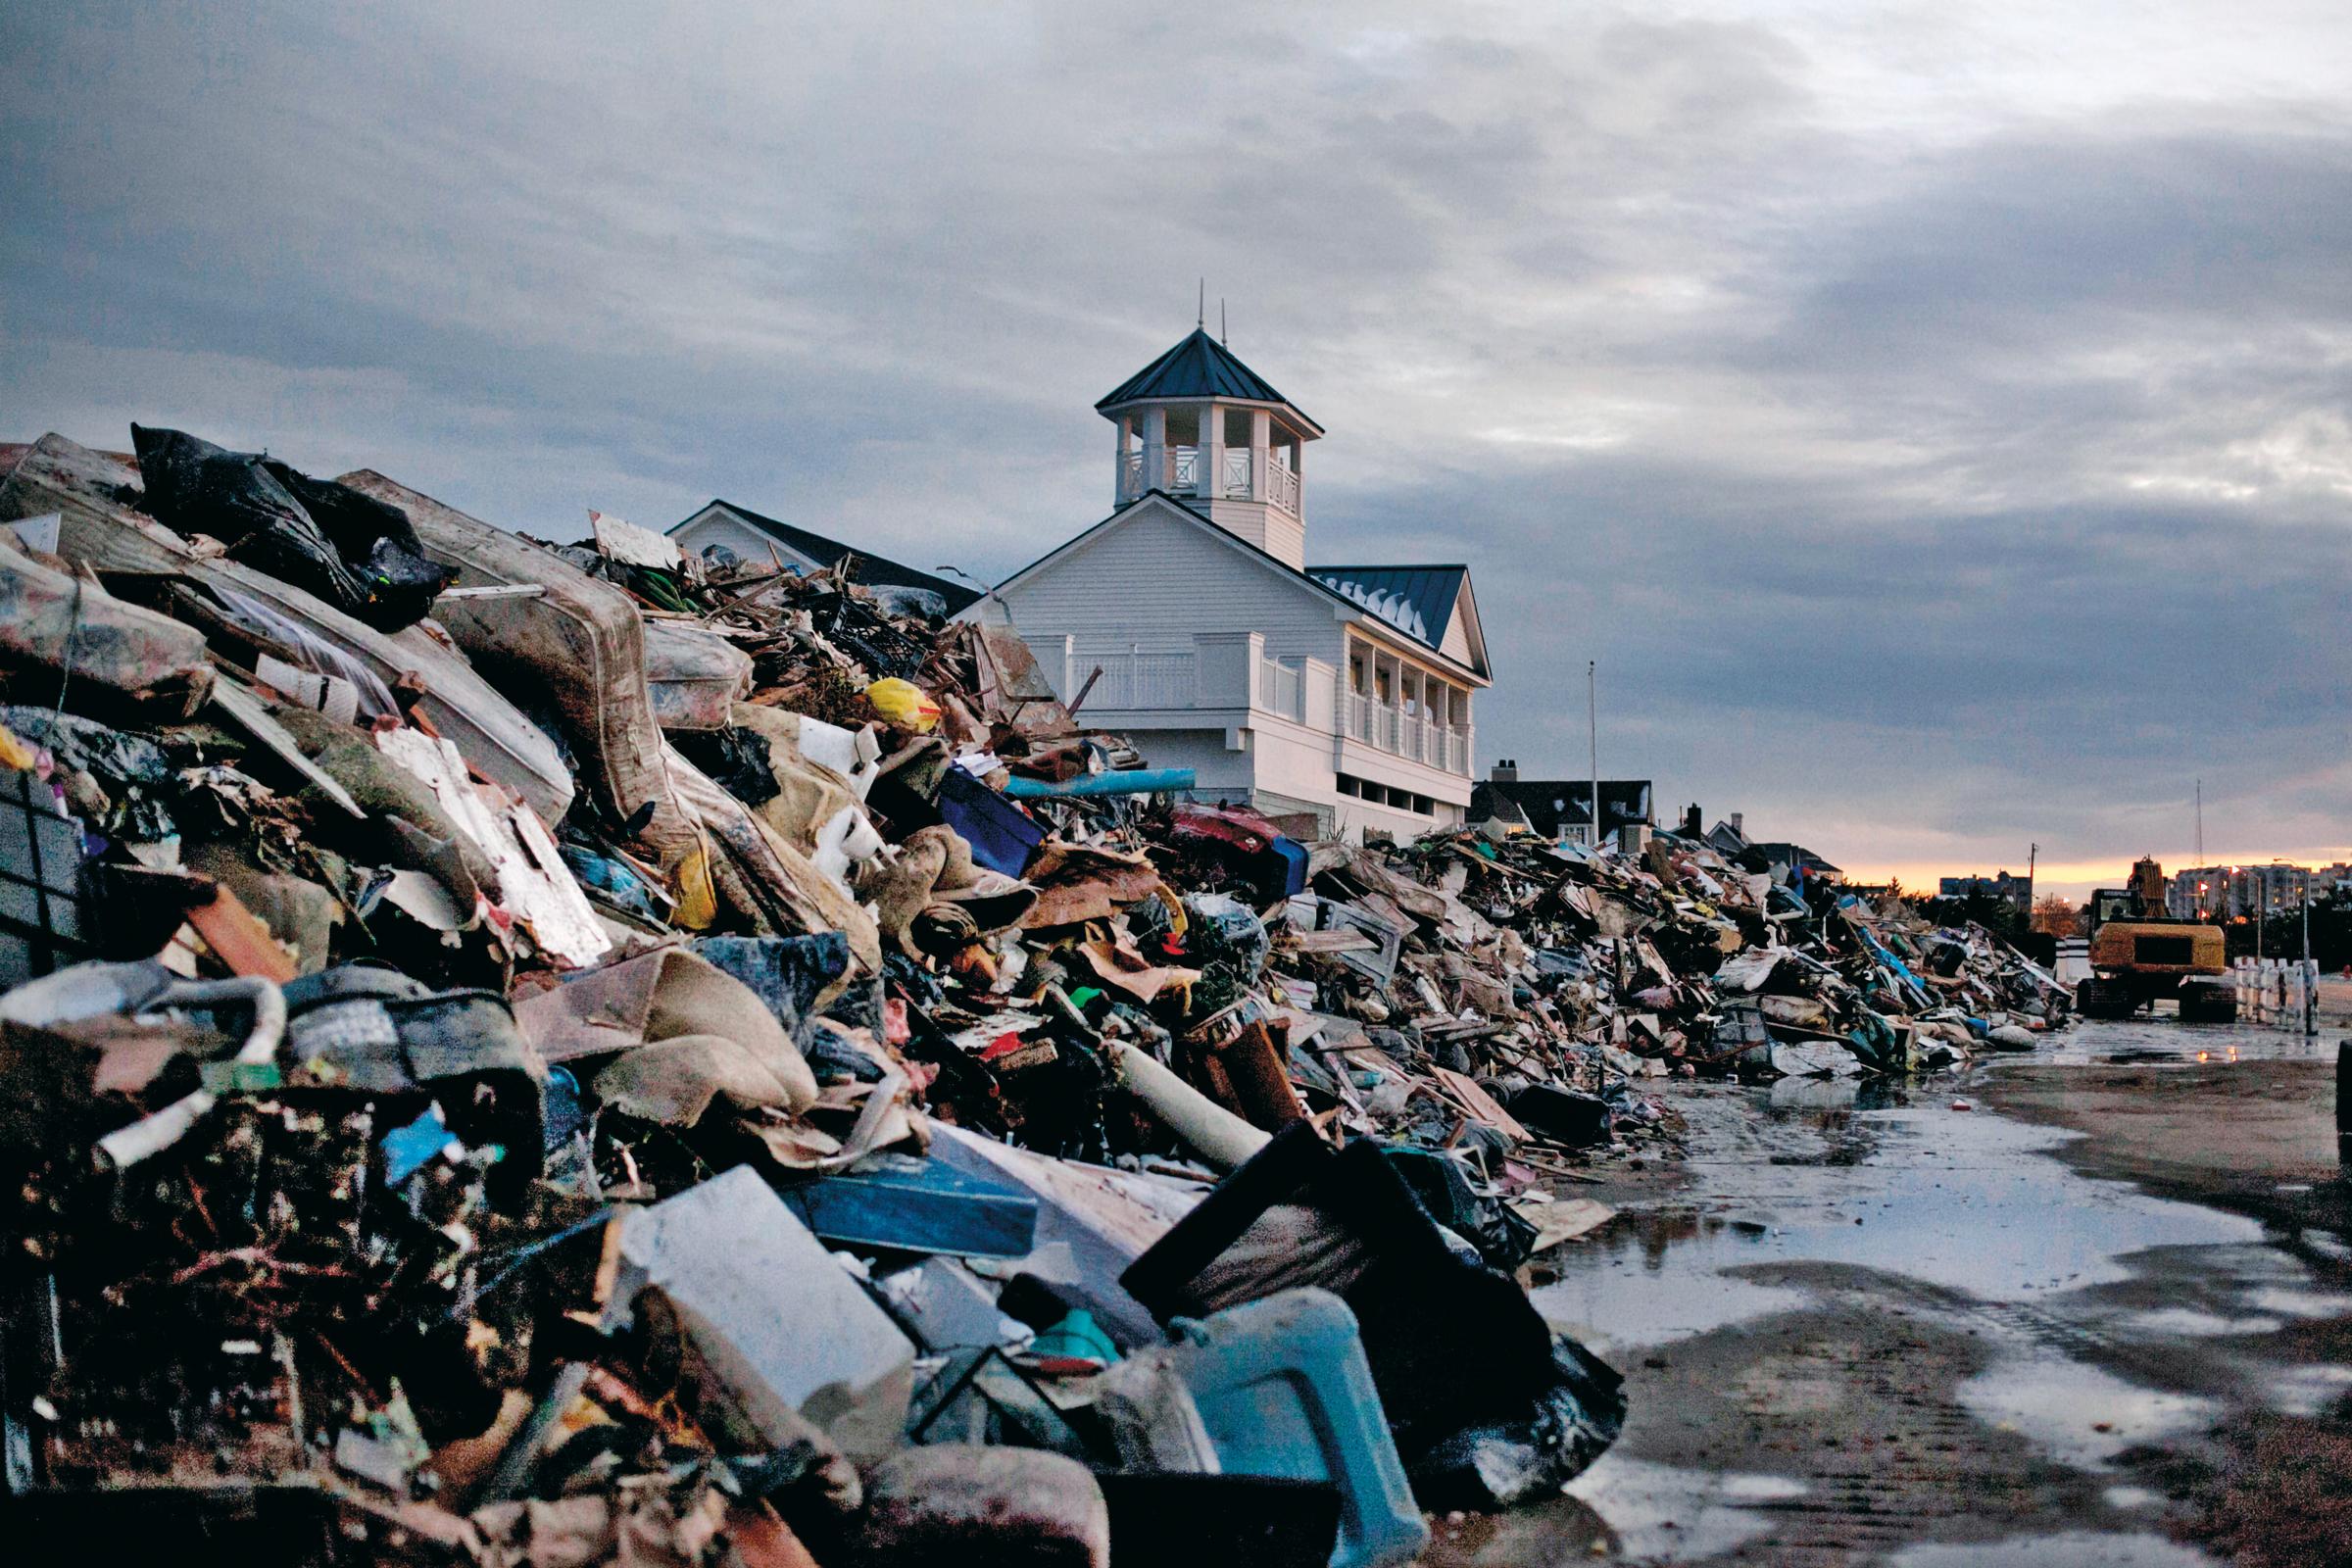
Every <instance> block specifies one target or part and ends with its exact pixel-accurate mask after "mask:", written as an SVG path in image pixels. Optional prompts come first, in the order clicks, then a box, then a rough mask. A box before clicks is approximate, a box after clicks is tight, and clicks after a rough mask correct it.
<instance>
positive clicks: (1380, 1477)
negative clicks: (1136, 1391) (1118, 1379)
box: [1170, 1287, 1429, 1568]
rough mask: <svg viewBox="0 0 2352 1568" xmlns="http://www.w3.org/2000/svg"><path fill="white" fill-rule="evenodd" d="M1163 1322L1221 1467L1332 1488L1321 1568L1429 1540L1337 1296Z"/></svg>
mask: <svg viewBox="0 0 2352 1568" xmlns="http://www.w3.org/2000/svg"><path fill="white" fill-rule="evenodd" d="M1170 1327H1172V1328H1173V1329H1175V1330H1176V1332H1177V1334H1178V1335H1179V1336H1180V1342H1179V1348H1178V1354H1177V1356H1176V1370H1177V1372H1178V1373H1179V1374H1180V1375H1181V1376H1182V1377H1183V1379H1184V1381H1185V1385H1186V1387H1187V1388H1189V1389H1190V1390H1191V1391H1192V1396H1193V1402H1194V1403H1195V1404H1196V1405H1198V1406H1199V1407H1200V1410H1201V1424H1202V1425H1203V1426H1205V1427H1206V1428H1207V1429H1208V1437H1209V1441H1210V1442H1211V1443H1213V1444H1215V1445H1216V1449H1217V1462H1218V1463H1219V1464H1220V1465H1222V1466H1223V1467H1224V1469H1225V1472H1226V1474H1228V1475H1247V1476H1280V1477H1288V1478H1290V1479H1292V1480H1296V1481H1331V1482H1335V1483H1337V1484H1338V1486H1339V1489H1340V1541H1339V1546H1338V1548H1337V1549H1335V1550H1334V1551H1333V1552H1332V1554H1331V1568H1385V1565H1387V1564H1391V1563H1400V1562H1404V1561H1406V1560H1407V1559H1409V1558H1411V1557H1412V1556H1414V1555H1415V1554H1416V1553H1418V1552H1419V1551H1420V1550H1421V1548H1422V1547H1423V1546H1425V1545H1427V1544H1429V1528H1428V1526H1426V1525H1424V1524H1423V1523H1422V1522H1421V1509H1420V1507H1419V1505H1418V1504H1416V1503H1415V1502H1414V1501H1413V1492H1412V1488H1411V1487H1410V1486H1408V1485H1406V1483H1405V1479H1404V1465H1403V1464H1402V1463H1401V1462H1400V1461H1399V1460H1398V1459H1397V1445H1396V1442H1395V1441H1394V1440H1393V1439H1392V1438H1391V1437H1390V1436H1389V1422H1388V1416H1387V1415H1386V1413H1385V1412H1383V1411H1382V1409H1381V1407H1380V1393H1379V1391H1378V1390H1377V1389H1375V1388H1374V1387H1373V1386H1372V1367H1371V1364H1370V1363H1369V1362H1368V1361H1366V1360H1365V1359H1364V1347H1363V1342H1362V1340H1361V1339H1360V1338H1359V1337H1358V1336H1357V1333H1356V1327H1355V1314H1354V1313H1353V1312H1351V1311H1349V1310H1348V1303H1347V1302H1345V1301H1343V1300H1341V1299H1339V1298H1338V1297H1336V1296H1334V1295H1332V1294H1331V1293H1330V1292H1329V1291H1320V1290H1315V1289H1312V1288H1311V1287H1310V1288H1308V1289H1305V1290H1297V1291H1283V1292H1280V1293H1279V1294H1277V1295H1274V1296H1269V1297H1267V1298H1266V1299H1264V1300H1262V1301H1251V1302H1250V1303H1249V1304H1248V1305H1247V1306H1236V1307H1231V1308H1228V1309H1227V1310H1225V1311H1222V1312H1218V1313H1214V1314H1212V1315H1211V1316H1208V1317H1205V1318H1178V1319H1176V1320H1175V1322H1174V1323H1173V1324H1171V1325H1170Z"/></svg>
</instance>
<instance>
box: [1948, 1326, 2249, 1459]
mask: <svg viewBox="0 0 2352 1568" xmlns="http://www.w3.org/2000/svg"><path fill="white" fill-rule="evenodd" d="M1955 1393H1956V1397H1958V1399H1959V1401H1960V1403H1961V1404H1962V1406H1964V1407H1965V1408H1966V1409H1967V1410H1968V1411H1969V1412H1970V1413H1971V1414H1973V1415H1975V1416H1976V1418H1977V1419H1978V1420H1980V1421H1982V1422H1984V1423H1985V1425H1986V1426H1989V1427H1996V1428H1998V1429H2000V1430H2001V1431H2004V1432H2015V1433H2018V1434H2020V1435H2021V1436H2023V1437H2024V1438H2025V1439H2026V1440H2027V1441H2029V1442H2031V1443H2032V1444H2033V1445H2034V1446H2035V1447H2037V1448H2039V1449H2041V1450H2042V1451H2043V1452H2044V1453H2046V1454H2047V1455H2049V1457H2051V1458H2053V1459H2057V1460H2059V1461H2060V1462H2062V1463H2065V1464H2071V1465H2074V1466H2076V1467H2078V1468H2080V1469H2084V1470H2089V1469H2095V1468H2097V1467H2098V1466H2100V1465H2103V1464H2105V1463H2106V1462H2107V1461H2108V1460H2110V1459H2112V1458H2114V1457H2115V1456H2116V1455H2117V1454H2119V1453H2121V1452H2123V1451H2124V1450H2125V1449H2126V1448H2130V1447H2133V1446H2137V1445H2140V1444H2144V1443H2156V1442H2159V1441H2161V1440H2163V1439H2165V1438H2170V1437H2175V1436H2178V1435H2179V1434H2180V1433H2183V1432H2191V1431H2194V1430H2196V1429H2197V1428H2198V1427H2200V1426H2204V1425H2207V1424H2209V1423H2211V1422H2212V1421H2213V1419H2214V1418H2215V1417H2216V1416H2217V1415H2219V1414H2220V1412H2221V1405H2220V1403H2219V1401H2217V1400H2213V1399H2200V1398H2197V1397H2193V1396H2190V1395H2185V1394H2159V1393H2157V1392H2156V1391H2155V1390H2153V1389H2142V1388H2138V1387H2135V1386H2134V1385H2132V1384H2130V1383H2126V1382H2125V1381H2124V1380H2123V1379H2122V1378H2119V1377H2116V1376H2114V1375H2113V1374H2111V1373H2107V1372H2102V1371H2100V1370H2099V1369H2098V1368H2097V1367H2094V1366H2086V1365H2084V1364H2083V1363H2082V1362H2080V1361H2068V1360H2064V1359H2061V1358H2060V1357H2057V1356H2054V1355H2032V1356H2017V1357H2015V1358H2013V1359H2010V1360H2007V1361H2004V1362H2002V1363H2001V1364H2000V1365H1999V1366H1996V1367H1994V1368H1993V1369H1992V1370H1991V1371H1989V1372H1986V1373H1984V1374H1982V1375H1980V1376H1978V1377H1973V1378H1970V1379H1968V1380H1967V1381H1966V1382H1964V1383H1962V1384H1961V1385H1960V1387H1959V1388H1958V1390H1956V1391H1955Z"/></svg>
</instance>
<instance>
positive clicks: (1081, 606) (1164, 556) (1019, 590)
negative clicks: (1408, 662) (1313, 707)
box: [1003, 502, 1341, 662]
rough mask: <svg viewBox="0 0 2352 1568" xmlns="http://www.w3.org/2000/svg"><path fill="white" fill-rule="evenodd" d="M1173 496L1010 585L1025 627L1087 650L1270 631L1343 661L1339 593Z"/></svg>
mask: <svg viewBox="0 0 2352 1568" xmlns="http://www.w3.org/2000/svg"><path fill="white" fill-rule="evenodd" d="M1213 526H1214V524H1212V523H1209V522H1207V521H1205V520H1203V519H1201V518H1197V517H1191V516H1187V515H1177V511H1176V509H1175V508H1174V507H1173V506H1172V505H1171V504H1169V503H1166V502H1145V503H1143V504H1142V507H1141V508H1140V509H1139V510H1138V512H1137V513H1136V514H1134V515H1130V516H1128V517H1126V518H1124V519H1122V520H1121V521H1120V522H1118V523H1116V524H1114V525H1112V526H1111V527H1109V528H1106V529H1105V530H1103V534H1102V535H1100V536H1098V537H1097V538H1096V539H1094V540H1092V541H1090V542H1089V543H1087V544H1085V545H1083V546H1081V547H1079V548H1078V549H1076V550H1072V551H1070V552H1069V553H1068V554H1066V555H1064V556H1062V557H1061V558H1060V559H1058V560H1056V561H1054V562H1052V563H1049V564H1047V565H1045V566H1044V567H1041V568H1040V569H1039V570H1038V572H1037V574H1036V575H1035V576H1033V577H1031V578H1029V579H1028V580H1027V581H1026V582H1023V583H1020V584H1018V585H1016V586H1014V587H1010V588H1006V589H1005V590H1003V597H1004V599H1005V602H1006V603H1007V604H1009V605H1010V606H1011V607H1012V614H1013V623H1014V624H1015V625H1016V626H1017V627H1018V628H1019V629H1020V631H1021V632H1022V634H1023V635H1025V636H1038V637H1058V636H1063V635H1069V636H1074V637H1075V638H1077V640H1078V654H1079V657H1080V659H1081V660H1083V659H1084V657H1085V656H1086V655H1087V654H1089V653H1098V652H1107V651H1110V650H1113V649H1124V648H1126V647H1128V646H1129V645H1131V644H1132V645H1140V646H1141V647H1142V648H1143V650H1144V651H1145V652H1146V653H1171V654H1174V653H1190V652H1191V651H1192V649H1193V634H1194V633H1195V632H1249V631H1254V632H1262V633H1263V634H1264V635H1265V639H1266V653H1267V655H1268V656H1269V657H1271V658H1276V659H1290V660H1297V659H1305V658H1312V659H1320V660H1323V661H1325V662H1337V661H1338V659H1339V657H1340V648H1341V630H1340V625H1339V622H1338V621H1337V620H1336V619H1335V618H1334V615H1333V611H1334V609H1335V608H1336V607H1335V606H1334V605H1333V604H1332V602H1331V600H1330V599H1329V598H1328V597H1327V596H1325V595H1324V594H1322V593H1319V592H1317V591H1316V590H1315V589H1314V588H1312V587H1310V586H1308V585H1307V584H1305V583H1303V582H1300V581H1298V580H1297V579H1295V578H1292V577H1291V576H1290V575H1289V574H1288V573H1286V572H1284V571H1283V570H1282V569H1281V568H1280V567H1279V566H1276V565H1274V564H1271V563H1268V562H1263V561H1259V560H1256V559H1254V558H1253V557H1251V556H1249V555H1246V554H1244V553H1243V552H1242V551H1241V550H1238V549H1236V548H1234V547H1232V546H1230V545H1226V544H1223V543H1221V542H1219V541H1218V540H1217V539H1215V538H1213V537H1211V536H1210V535H1209V533H1208V530H1209V529H1210V528H1211V527H1213Z"/></svg>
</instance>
